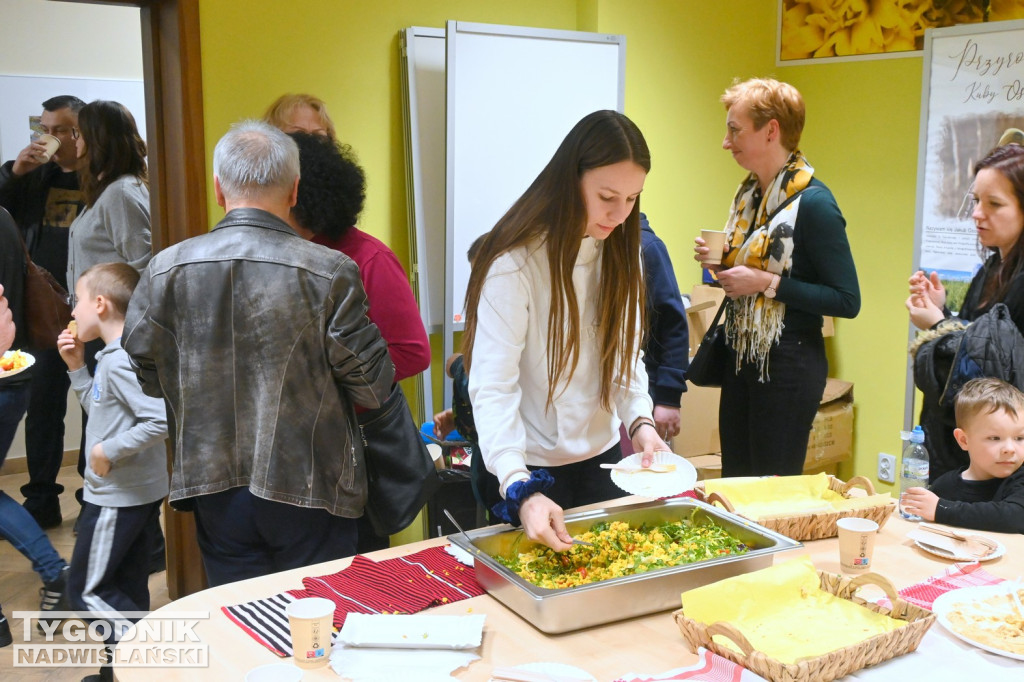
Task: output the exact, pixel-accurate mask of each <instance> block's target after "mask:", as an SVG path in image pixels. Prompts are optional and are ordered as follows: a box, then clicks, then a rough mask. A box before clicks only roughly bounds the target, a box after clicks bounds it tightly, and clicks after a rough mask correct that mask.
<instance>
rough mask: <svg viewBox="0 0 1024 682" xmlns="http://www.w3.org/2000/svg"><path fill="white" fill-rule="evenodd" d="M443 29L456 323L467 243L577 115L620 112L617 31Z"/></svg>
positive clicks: (449, 260)
mask: <svg viewBox="0 0 1024 682" xmlns="http://www.w3.org/2000/svg"><path fill="white" fill-rule="evenodd" d="M446 32H447V48H448V71H447V103H448V106H447V166H446V170H447V192H448V194H447V203H446V215H445V222H446V243H447V244H448V250H447V253H446V267H445V280H446V281H445V284H446V286H445V290H446V299H445V324H446V325H449V326H451V328H452V330H459V329H461V328H462V326H463V305H464V301H465V298H466V285H467V283H468V282H469V262H468V260H467V258H466V250H467V249H468V248H469V246H470V244H472V243H473V240H474V239H476V238H477V237H478V236H480V235H481V234H484V233H485V232H487V231H489V230H490V229H491V228H492V227H493V226H494V224H495V223H496V222H497V221H498V219H499V218H501V216H502V215H504V214H505V212H506V211H507V210H508V209H509V207H510V206H511V205H512V203H513V202H514V201H515V200H516V199H518V198H519V196H520V195H521V194H522V193H523V192H524V191H525V190H526V188H527V187H528V186H529V185H530V183H531V182H533V180H534V178H536V177H537V174H538V173H540V171H541V170H542V169H543V168H544V166H545V165H546V164H547V162H548V161H549V160H550V159H551V156H552V155H553V154H554V152H555V149H557V147H558V145H559V144H560V143H561V142H562V139H563V138H564V137H565V136H566V134H567V133H568V132H569V131H570V130H571V129H572V127H573V126H574V125H575V124H576V123H577V122H578V121H579V120H580V119H581V118H583V117H584V116H586V115H587V114H589V113H591V112H593V111H597V110H599V109H614V110H616V111H620V112H621V111H623V108H624V100H625V67H626V38H625V36H621V35H608V34H602V33H583V32H578V31H555V30H546V29H534V28H522V27H515V26H495V25H488V24H475V23H467V22H461V21H449V22H448V24H447V29H446ZM448 336H449V334H447V333H446V337H448ZM446 340H447V338H446Z"/></svg>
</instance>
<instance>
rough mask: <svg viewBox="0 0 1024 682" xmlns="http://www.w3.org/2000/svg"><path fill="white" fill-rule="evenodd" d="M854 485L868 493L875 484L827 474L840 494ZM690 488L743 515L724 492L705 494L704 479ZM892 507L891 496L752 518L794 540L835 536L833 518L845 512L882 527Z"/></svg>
mask: <svg viewBox="0 0 1024 682" xmlns="http://www.w3.org/2000/svg"><path fill="white" fill-rule="evenodd" d="M857 486H860V487H862V488H864V489H865V490H866V491H867V493H868V495H874V494H875V486H874V485H872V484H871V481H869V480H868V479H866V478H864V477H863V476H855V477H854V478H851V479H850V480H849V482H847V483H844V482H843V481H841V480H839V479H838V478H836V477H835V476H829V477H828V487H829V489H830V490H834V491H836V492H837V493H839V494H841V495H842V496H843V497H850V495H849V492H850V490H851V489H852V488H855V487H857ZM693 491H694V493H696V495H697V498H698V499H700V500H701V501H703V502H708V503H710V504H714V503H715V502H718V503H720V504H721V505H722V506H723V507H725V508H726V510H728V511H731V512H735V513H737V514H740V515H741V516H742V515H743V514H742V513H741V512H737V511H736V509H735V508H734V507H733V505H732V504H731V503H730V502H729V500H728V499H726V498H725V497H724V496H722V495H719V494H718V493H711V494H710V495H707V494H706V493H705V492H704V483H703V482H701V483H698V484H697V485H696V486H695V487H694V490H693ZM895 509H896V500H892V501H890V502H889V503H888V504H884V505H879V506H877V507H865V508H863V509H845V510H843V511H834V512H815V513H808V514H795V515H793V516H765V517H761V518H757V519H751V521H754V522H755V523H758V524H760V525H762V526H764V527H765V528H768V529H769V530H774V531H775V532H777V533H781V534H783V535H785V536H786V537H790V538H793V539H794V540H821V539H823V538H834V537H835V536H836V534H837V533H838V530H837V528H836V521H838V520H839V519H841V518H844V517H847V516H859V517H861V518H865V519H871V520H872V521H874V522H875V523H877V524H878V527H879V528H881V527H882V526H884V525H885V522H886V521H888V520H889V516H890V515H892V512H893V510H895Z"/></svg>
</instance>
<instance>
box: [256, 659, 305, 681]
mask: <svg viewBox="0 0 1024 682" xmlns="http://www.w3.org/2000/svg"><path fill="white" fill-rule="evenodd" d="M301 679H302V669H301V668H299V667H297V666H294V665H292V664H291V663H270V664H268V665H261V666H259V667H258V668H253V669H252V670H250V671H249V672H248V674H246V676H245V682H299V680H301Z"/></svg>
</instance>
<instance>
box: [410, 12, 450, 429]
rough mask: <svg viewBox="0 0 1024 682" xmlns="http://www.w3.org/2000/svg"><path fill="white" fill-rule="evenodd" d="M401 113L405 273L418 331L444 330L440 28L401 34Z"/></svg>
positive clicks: (428, 393) (428, 392)
mask: <svg viewBox="0 0 1024 682" xmlns="http://www.w3.org/2000/svg"><path fill="white" fill-rule="evenodd" d="M399 49H400V50H401V53H402V69H401V73H402V100H403V106H402V112H403V123H404V132H405V160H406V163H405V170H406V178H405V180H406V182H405V194H406V207H407V211H408V218H409V269H410V275H411V280H412V282H411V284H412V289H413V293H415V294H416V300H417V302H418V303H419V307H420V318H421V319H422V320H423V327H424V328H425V329H426V330H427V333H429V334H435V333H438V332H440V331H441V330H442V329H443V328H444V253H445V243H444V198H445V189H444V182H445V173H444V164H445V159H444V155H445V147H444V104H445V103H444V87H445V85H444V79H445V76H444V60H445V39H444V29H442V28H424V27H420V26H413V27H411V28H407V29H405V30H403V31H402V36H401V40H400V41H399ZM418 377H419V379H418V381H417V382H416V390H417V397H418V402H419V405H421V406H422V410H423V411H422V415H421V417H423V418H424V419H426V418H428V417H430V416H431V415H433V414H434V413H435V411H439V410H434V389H433V386H434V383H433V369H432V368H430V369H428V370H427V371H426V372H421V373H420V374H419V375H418Z"/></svg>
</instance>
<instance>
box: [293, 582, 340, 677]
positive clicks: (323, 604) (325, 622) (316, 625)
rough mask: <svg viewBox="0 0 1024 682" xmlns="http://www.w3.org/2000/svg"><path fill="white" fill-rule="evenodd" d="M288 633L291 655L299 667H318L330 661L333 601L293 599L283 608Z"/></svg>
mask: <svg viewBox="0 0 1024 682" xmlns="http://www.w3.org/2000/svg"><path fill="white" fill-rule="evenodd" d="M285 613H287V614H288V626H289V628H290V629H291V633H292V652H293V655H294V657H295V665H297V666H299V667H300V668H305V669H312V668H321V667H323V666H325V665H327V662H328V661H329V660H330V658H331V634H332V633H333V631H334V626H333V621H334V602H332V601H331V600H330V599H323V598H322V597H309V598H306V599H297V600H295V601H293V602H292V603H291V604H289V605H288V607H287V608H286V609H285Z"/></svg>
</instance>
